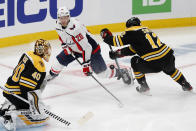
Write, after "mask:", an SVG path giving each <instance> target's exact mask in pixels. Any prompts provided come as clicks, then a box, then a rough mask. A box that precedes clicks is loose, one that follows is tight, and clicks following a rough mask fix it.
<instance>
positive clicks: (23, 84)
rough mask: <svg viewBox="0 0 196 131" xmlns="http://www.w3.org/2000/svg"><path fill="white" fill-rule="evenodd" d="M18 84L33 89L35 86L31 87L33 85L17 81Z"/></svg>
mask: <svg viewBox="0 0 196 131" xmlns="http://www.w3.org/2000/svg"><path fill="white" fill-rule="evenodd" d="M19 84H20V85H22V86H25V87H28V88H31V89H35V87H33V86H30V85H27V84H25V83H21V82H20V83H19Z"/></svg>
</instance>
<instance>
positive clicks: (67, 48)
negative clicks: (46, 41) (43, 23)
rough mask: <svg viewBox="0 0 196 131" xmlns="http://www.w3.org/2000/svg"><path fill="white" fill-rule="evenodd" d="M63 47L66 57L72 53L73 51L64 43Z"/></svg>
mask: <svg viewBox="0 0 196 131" xmlns="http://www.w3.org/2000/svg"><path fill="white" fill-rule="evenodd" d="M61 47H62V48H63V51H64V53H65V54H66V55H70V54H71V53H72V51H71V49H70V48H69V47H68V46H67V44H66V43H62V44H61Z"/></svg>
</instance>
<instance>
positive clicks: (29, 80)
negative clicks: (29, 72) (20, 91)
mask: <svg viewBox="0 0 196 131" xmlns="http://www.w3.org/2000/svg"><path fill="white" fill-rule="evenodd" d="M21 79H22V80H25V81H28V82H30V83H33V84H34V85H37V82H35V81H33V80H31V79H28V78H26V77H22V76H21Z"/></svg>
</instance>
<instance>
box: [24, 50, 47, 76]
mask: <svg viewBox="0 0 196 131" xmlns="http://www.w3.org/2000/svg"><path fill="white" fill-rule="evenodd" d="M26 55H27V56H28V57H29V59H30V60H31V62H32V64H33V66H34V67H35V68H36V69H37V70H38V71H39V72H46V69H45V64H44V61H43V59H42V58H41V57H40V56H38V55H35V54H34V53H33V51H28V52H27V53H26Z"/></svg>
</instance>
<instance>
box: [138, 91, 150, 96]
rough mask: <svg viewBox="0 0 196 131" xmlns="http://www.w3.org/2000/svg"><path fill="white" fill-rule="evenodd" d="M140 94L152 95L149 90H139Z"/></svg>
mask: <svg viewBox="0 0 196 131" xmlns="http://www.w3.org/2000/svg"><path fill="white" fill-rule="evenodd" d="M140 94H142V95H145V96H152V94H151V93H150V90H148V91H145V92H140Z"/></svg>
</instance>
